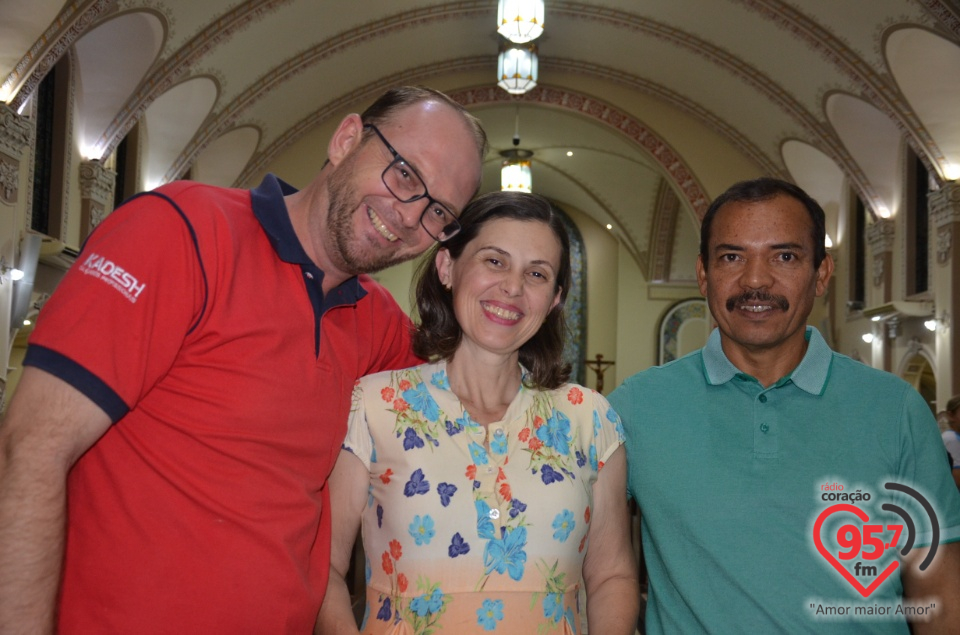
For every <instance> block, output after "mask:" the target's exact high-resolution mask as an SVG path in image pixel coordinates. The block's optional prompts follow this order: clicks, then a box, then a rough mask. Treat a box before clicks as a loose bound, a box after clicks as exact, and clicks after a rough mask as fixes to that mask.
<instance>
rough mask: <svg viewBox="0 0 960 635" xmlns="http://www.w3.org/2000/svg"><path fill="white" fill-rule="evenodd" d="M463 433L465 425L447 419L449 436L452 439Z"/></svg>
mask: <svg viewBox="0 0 960 635" xmlns="http://www.w3.org/2000/svg"><path fill="white" fill-rule="evenodd" d="M461 432H463V425H461V424H460V423H459V422H457V421H450V420H449V419H447V436H450V437H452V436H453V435H455V434H460V433H461Z"/></svg>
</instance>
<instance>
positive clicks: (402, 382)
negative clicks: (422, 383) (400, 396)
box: [400, 379, 411, 390]
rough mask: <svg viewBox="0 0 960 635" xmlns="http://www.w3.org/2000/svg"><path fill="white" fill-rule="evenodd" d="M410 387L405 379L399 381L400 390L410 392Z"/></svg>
mask: <svg viewBox="0 0 960 635" xmlns="http://www.w3.org/2000/svg"><path fill="white" fill-rule="evenodd" d="M410 386H411V384H410V382H409V381H407V380H406V379H401V380H400V390H410Z"/></svg>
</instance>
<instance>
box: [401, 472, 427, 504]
mask: <svg viewBox="0 0 960 635" xmlns="http://www.w3.org/2000/svg"><path fill="white" fill-rule="evenodd" d="M429 491H430V481H428V480H427V479H425V478H424V477H423V470H421V469H420V468H417V470H416V471H415V472H414V473H413V474H411V475H410V480H409V481H407V482H406V484H405V485H404V486H403V495H404V496H408V497H409V496H416V495H417V494H426V493H427V492H429Z"/></svg>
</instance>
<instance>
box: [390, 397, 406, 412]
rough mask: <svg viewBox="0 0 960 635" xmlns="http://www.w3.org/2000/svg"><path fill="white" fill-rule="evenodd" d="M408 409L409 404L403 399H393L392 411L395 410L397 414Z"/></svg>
mask: <svg viewBox="0 0 960 635" xmlns="http://www.w3.org/2000/svg"><path fill="white" fill-rule="evenodd" d="M409 407H410V404H408V403H407V402H406V401H404V400H403V399H394V401H393V409H394V410H396V411H397V412H404V411H405V410H406V409H407V408H409Z"/></svg>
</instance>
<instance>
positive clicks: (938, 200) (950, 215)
mask: <svg viewBox="0 0 960 635" xmlns="http://www.w3.org/2000/svg"><path fill="white" fill-rule="evenodd" d="M927 200H928V201H929V203H930V225H931V227H932V229H933V230H934V231H935V232H936V235H937V263H939V264H941V265H942V264H945V263H947V262H949V261H950V252H951V251H952V248H953V234H954V231H956V230H957V225H958V224H960V183H958V182H957V181H950V182H949V183H945V184H944V185H943V186H942V187H941V188H940V189H939V190H937V191H935V192H930V196H929V198H928V199H927Z"/></svg>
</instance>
